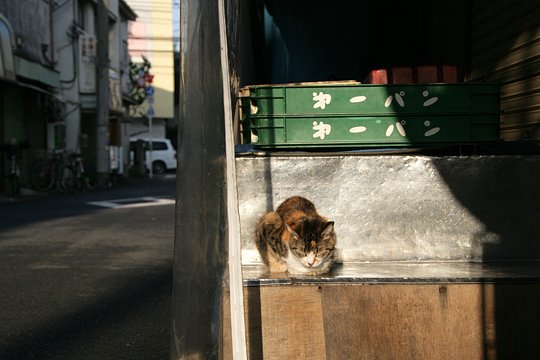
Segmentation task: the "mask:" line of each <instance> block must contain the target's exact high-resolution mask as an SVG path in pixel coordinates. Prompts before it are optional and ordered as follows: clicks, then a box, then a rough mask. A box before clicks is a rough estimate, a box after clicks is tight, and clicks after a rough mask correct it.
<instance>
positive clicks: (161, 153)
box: [130, 138, 176, 174]
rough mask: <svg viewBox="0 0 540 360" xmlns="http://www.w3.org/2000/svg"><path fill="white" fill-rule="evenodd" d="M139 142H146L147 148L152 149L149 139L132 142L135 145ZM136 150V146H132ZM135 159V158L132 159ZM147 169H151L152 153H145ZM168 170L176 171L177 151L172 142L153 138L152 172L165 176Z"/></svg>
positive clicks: (133, 140)
mask: <svg viewBox="0 0 540 360" xmlns="http://www.w3.org/2000/svg"><path fill="white" fill-rule="evenodd" d="M138 140H143V141H146V142H147V144H146V148H147V149H149V148H150V144H149V142H148V141H149V139H148V138H131V139H130V142H131V143H132V145H134V143H135V142H137V141H138ZM132 148H134V146H132ZM132 158H133V157H132ZM145 162H146V168H147V169H149V168H150V151H149V150H147V151H146V153H145ZM167 170H176V149H175V148H174V147H173V145H172V143H171V140H169V139H163V138H152V172H153V173H154V174H163V173H164V172H165V171H167Z"/></svg>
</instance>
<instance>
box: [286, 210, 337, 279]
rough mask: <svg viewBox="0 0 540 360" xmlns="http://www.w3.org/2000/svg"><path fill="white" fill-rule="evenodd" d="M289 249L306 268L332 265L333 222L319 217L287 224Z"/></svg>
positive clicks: (320, 267)
mask: <svg viewBox="0 0 540 360" xmlns="http://www.w3.org/2000/svg"><path fill="white" fill-rule="evenodd" d="M287 229H288V231H289V232H290V237H289V249H290V251H291V254H292V255H294V256H295V257H296V258H297V259H298V261H299V262H300V263H301V264H302V265H303V266H304V267H305V268H306V269H307V270H308V271H310V269H313V270H314V271H317V270H318V269H321V270H326V269H327V268H329V267H330V266H331V265H332V262H333V259H334V248H335V246H336V234H335V232H334V222H333V221H325V220H323V219H321V218H311V219H302V220H298V221H295V222H293V223H289V224H287Z"/></svg>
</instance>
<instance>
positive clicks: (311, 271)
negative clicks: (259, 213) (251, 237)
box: [255, 196, 336, 275]
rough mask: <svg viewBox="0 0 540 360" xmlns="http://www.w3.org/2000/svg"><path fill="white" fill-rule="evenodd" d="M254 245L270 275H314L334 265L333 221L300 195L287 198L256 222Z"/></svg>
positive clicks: (334, 238) (334, 240)
mask: <svg viewBox="0 0 540 360" xmlns="http://www.w3.org/2000/svg"><path fill="white" fill-rule="evenodd" d="M255 242H256V245H257V249H258V250H259V253H260V254H261V257H262V259H263V261H264V263H265V264H266V266H268V268H269V270H270V272H286V271H288V272H289V273H291V274H308V275H318V274H323V273H325V272H328V271H329V270H330V267H331V266H332V264H333V262H334V248H335V246H336V234H335V232H334V222H333V221H328V220H327V219H326V218H324V217H322V216H321V215H319V214H318V213H317V211H316V210H315V206H314V205H313V203H312V202H311V201H309V200H308V199H305V198H303V197H300V196H293V197H291V198H288V199H287V200H285V201H284V202H283V203H282V204H281V205H279V207H278V208H277V209H276V211H270V212H268V213H266V214H265V215H264V216H263V217H262V218H261V219H260V220H259V223H258V224H257V227H256V230H255Z"/></svg>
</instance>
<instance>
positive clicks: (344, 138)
mask: <svg viewBox="0 0 540 360" xmlns="http://www.w3.org/2000/svg"><path fill="white" fill-rule="evenodd" d="M245 93H246V92H244V94H245ZM247 93H248V94H249V95H248V96H244V97H242V99H241V101H242V103H241V104H242V110H243V114H244V115H243V124H244V128H246V129H249V131H248V132H249V134H247V133H246V136H245V138H247V137H248V136H249V137H250V134H251V133H253V134H255V135H256V136H257V140H256V142H254V144H255V145H257V146H259V147H263V148H280V147H326V146H333V147H340V146H346V147H356V146H357V147H365V146H381V145H384V146H419V145H427V144H443V143H471V142H474V143H477V142H493V141H498V140H499V121H500V120H499V114H500V110H499V94H500V88H499V86H498V85H491V84H414V85H413V84H411V85H399V84H398V85H350V84H344V85H336V84H332V85H327V86H324V85H321V84H317V85H300V86H296V85H290V86H282V85H276V86H260V87H258V86H254V87H249V91H248V92H247ZM245 142H249V141H245Z"/></svg>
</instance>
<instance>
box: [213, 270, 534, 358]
mask: <svg viewBox="0 0 540 360" xmlns="http://www.w3.org/2000/svg"><path fill="white" fill-rule="evenodd" d="M486 266H488V265H486ZM244 296H245V297H244V299H245V304H246V309H245V317H246V330H247V333H246V335H247V348H248V357H249V359H251V360H254V359H257V360H259V359H329V360H330V359H355V360H357V359H358V360H361V359H380V360H384V359H392V360H401V359H403V360H409V359H437V360H439V359H441V360H444V359H452V360H454V359H473V360H474V359H488V360H496V359H538V358H540V348H539V347H538V346H537V339H538V338H540V326H538V324H539V323H540V310H539V309H538V299H539V298H540V284H534V283H521V284H478V283H475V284H370V285H363V284H359V283H356V284H350V285H344V284H320V285H316V284H314V285H304V286H302V285H286V286H262V287H244ZM223 300H224V301H223V315H224V318H223V322H222V326H221V330H222V339H221V350H220V358H221V359H232V349H231V346H230V343H231V334H230V328H229V327H228V321H230V314H229V307H228V294H227V293H225V296H224V299H223Z"/></svg>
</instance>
